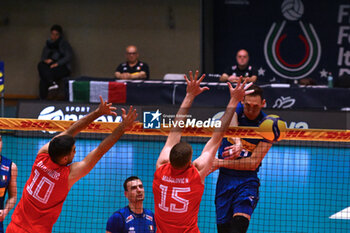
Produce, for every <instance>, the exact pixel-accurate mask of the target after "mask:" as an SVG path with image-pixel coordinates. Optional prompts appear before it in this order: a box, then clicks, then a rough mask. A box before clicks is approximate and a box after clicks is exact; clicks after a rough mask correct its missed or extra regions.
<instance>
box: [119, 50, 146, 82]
mask: <svg viewBox="0 0 350 233" xmlns="http://www.w3.org/2000/svg"><path fill="white" fill-rule="evenodd" d="M138 58H139V54H138V52H137V48H136V46H134V45H129V46H128V47H126V62H124V63H122V64H120V65H119V66H118V68H117V69H116V71H115V73H114V76H115V77H116V78H117V79H125V80H130V79H149V68H148V65H147V64H146V63H144V62H141V61H139V60H138Z"/></svg>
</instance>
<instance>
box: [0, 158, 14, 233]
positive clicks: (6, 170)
mask: <svg viewBox="0 0 350 233" xmlns="http://www.w3.org/2000/svg"><path fill="white" fill-rule="evenodd" d="M0 156H1V165H0V209H1V210H3V209H4V207H5V195H6V192H7V189H8V186H9V184H10V180H11V165H12V161H11V160H9V159H7V158H5V157H4V156H2V155H0ZM3 232H4V225H3V222H0V233H3Z"/></svg>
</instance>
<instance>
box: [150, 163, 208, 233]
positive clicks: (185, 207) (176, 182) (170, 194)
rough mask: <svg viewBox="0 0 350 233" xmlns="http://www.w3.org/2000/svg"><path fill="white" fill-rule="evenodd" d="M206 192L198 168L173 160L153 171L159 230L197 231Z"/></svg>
mask: <svg viewBox="0 0 350 233" xmlns="http://www.w3.org/2000/svg"><path fill="white" fill-rule="evenodd" d="M203 192H204V185H203V184H202V181H201V178H200V176H199V173H198V170H197V169H196V168H195V167H194V166H193V165H190V167H188V168H187V169H184V170H178V169H175V168H173V167H172V166H171V165H170V163H167V164H165V165H162V166H160V167H159V168H158V169H157V170H156V172H155V173H154V180H153V194H154V205H155V207H154V208H155V219H156V223H157V232H160V233H162V232H165V233H166V232H171V233H185V232H186V233H198V232H199V228H198V224H197V222H198V212H199V205H200V202H201V199H202V195H203Z"/></svg>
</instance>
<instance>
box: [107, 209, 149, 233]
mask: <svg viewBox="0 0 350 233" xmlns="http://www.w3.org/2000/svg"><path fill="white" fill-rule="evenodd" d="M106 230H107V231H109V232H112V233H154V232H156V222H155V220H154V214H153V212H152V211H150V210H147V209H143V213H142V214H136V213H134V212H132V211H131V210H130V208H129V206H126V207H124V208H122V209H120V210H118V211H116V212H114V213H113V215H112V216H111V217H110V218H109V219H108V222H107V227H106Z"/></svg>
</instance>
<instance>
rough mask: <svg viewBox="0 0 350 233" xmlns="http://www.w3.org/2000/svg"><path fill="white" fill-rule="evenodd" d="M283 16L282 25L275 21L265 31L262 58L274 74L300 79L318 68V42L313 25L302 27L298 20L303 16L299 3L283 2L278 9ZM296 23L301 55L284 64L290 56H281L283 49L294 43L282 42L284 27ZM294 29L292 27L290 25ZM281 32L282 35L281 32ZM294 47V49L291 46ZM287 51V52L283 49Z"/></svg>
mask: <svg viewBox="0 0 350 233" xmlns="http://www.w3.org/2000/svg"><path fill="white" fill-rule="evenodd" d="M281 10H282V14H283V16H284V18H285V19H286V20H284V21H283V22H282V23H278V22H277V23H276V22H274V23H273V24H272V26H271V28H270V31H269V32H268V34H267V36H266V38H265V43H264V55H265V59H266V62H267V64H268V66H269V67H270V68H271V70H272V71H273V72H274V73H276V74H277V75H279V76H281V77H283V78H287V79H300V78H304V77H306V76H307V75H309V74H310V73H311V72H312V71H313V70H314V69H315V68H316V66H317V65H318V63H319V61H320V58H321V43H320V40H319V38H318V36H317V33H316V31H315V29H314V27H313V26H312V24H304V23H303V22H302V21H301V20H299V19H300V18H301V17H302V15H303V13H304V5H303V3H302V1H301V0H284V1H283V3H282V6H281ZM297 20H299V21H298V24H299V27H300V29H299V30H300V34H299V35H298V38H299V40H300V42H301V43H302V44H303V47H304V55H301V54H300V55H298V54H296V55H295V56H296V57H298V58H295V61H294V62H290V61H287V59H286V58H287V57H290V55H293V50H290V49H289V50H288V51H289V54H288V56H286V54H284V55H283V54H282V52H281V51H282V48H283V47H284V48H288V47H290V46H292V45H291V44H290V43H297V41H295V40H294V42H293V41H291V40H289V42H288V44H287V42H286V41H285V39H286V38H287V37H288V33H287V31H288V30H287V28H288V27H289V25H292V23H289V24H288V22H287V21H297ZM293 26H294V25H293ZM282 32H283V33H282ZM293 47H294V46H293ZM285 50H286V49H285Z"/></svg>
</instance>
